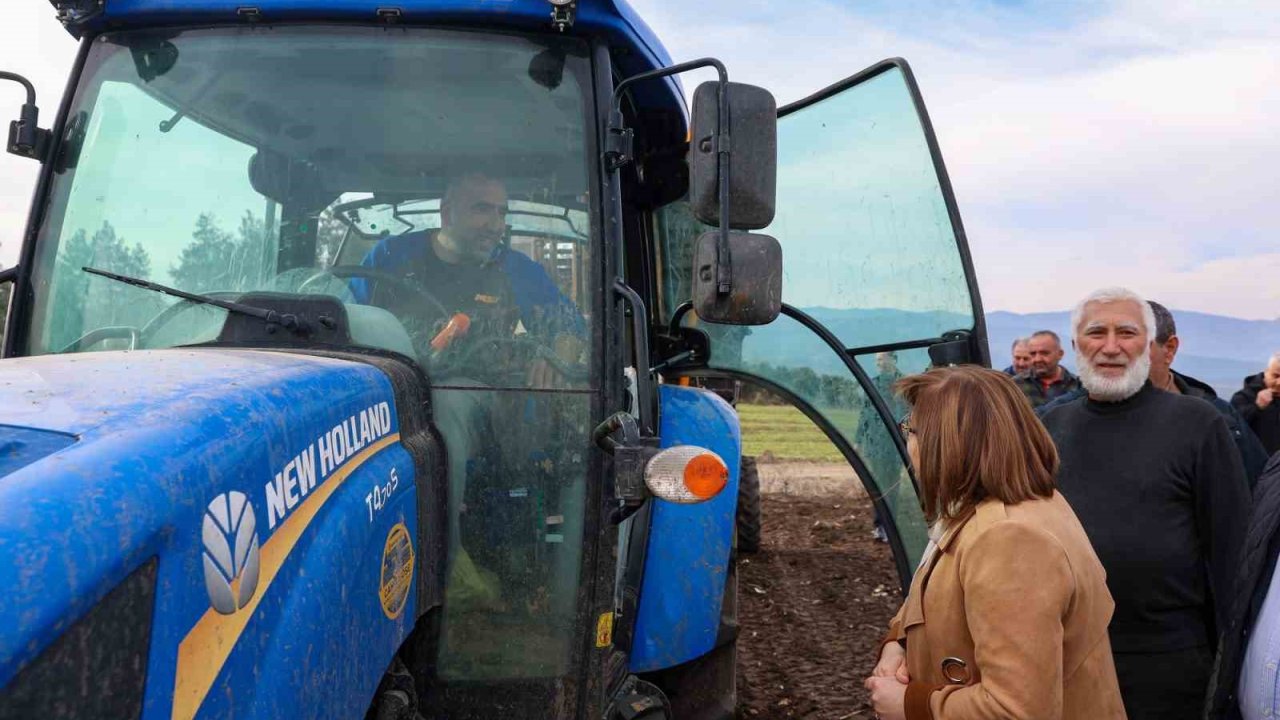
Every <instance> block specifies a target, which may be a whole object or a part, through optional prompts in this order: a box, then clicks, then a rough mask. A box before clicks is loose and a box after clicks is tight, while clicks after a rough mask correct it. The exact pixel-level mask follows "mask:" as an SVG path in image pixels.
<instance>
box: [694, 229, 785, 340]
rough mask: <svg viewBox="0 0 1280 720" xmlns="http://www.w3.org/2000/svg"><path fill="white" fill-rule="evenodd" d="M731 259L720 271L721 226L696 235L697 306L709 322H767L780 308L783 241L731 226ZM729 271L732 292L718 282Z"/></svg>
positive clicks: (729, 254)
mask: <svg viewBox="0 0 1280 720" xmlns="http://www.w3.org/2000/svg"><path fill="white" fill-rule="evenodd" d="M728 235H729V241H728V246H727V248H728V258H727V260H728V262H727V263H724V264H723V265H722V266H721V271H720V273H717V269H716V265H717V263H718V262H720V259H721V253H722V252H723V251H724V249H725V247H724V246H721V245H720V243H721V241H722V240H723V237H722V235H721V231H719V230H711V231H708V232H705V233H703V234H702V235H699V236H698V243H697V245H696V246H695V248H694V251H693V309H694V310H695V311H696V312H697V313H698V317H699V318H701V319H703V320H706V321H708V322H715V323H723V324H725V325H768V324H769V323H771V322H773V321H774V319H776V318H777V317H778V314H779V313H780V312H782V246H781V245H779V244H778V241H777V240H775V239H774V238H772V237H770V236H768V235H759V234H755V233H747V232H741V231H737V230H730V231H729V232H728ZM726 269H727V270H728V273H729V275H728V276H729V278H731V279H732V283H731V285H730V287H729V291H728V292H723V288H722V287H721V286H720V283H719V281H718V277H717V276H718V275H719V276H720V277H721V278H723V271H724V270H726Z"/></svg>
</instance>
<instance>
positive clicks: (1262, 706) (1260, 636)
mask: <svg viewBox="0 0 1280 720" xmlns="http://www.w3.org/2000/svg"><path fill="white" fill-rule="evenodd" d="M1277 555H1280V453H1276V454H1275V455H1273V456H1271V461H1270V462H1268V463H1267V467H1266V470H1264V471H1263V473H1262V477H1261V478H1259V480H1258V485H1257V487H1256V488H1255V489H1254V491H1253V511H1252V512H1251V513H1250V515H1249V525H1248V529H1247V530H1246V531H1245V540H1244V546H1243V548H1242V550H1241V553H1240V568H1239V573H1238V574H1237V576H1236V581H1235V585H1234V586H1233V590H1232V593H1231V603H1230V607H1229V610H1228V611H1227V612H1228V615H1227V630H1226V632H1224V633H1223V637H1222V644H1221V646H1220V647H1219V648H1218V658H1217V662H1216V663H1215V666H1214V673H1213V680H1212V682H1210V684H1209V703H1208V712H1207V713H1206V717H1208V718H1209V720H1241V719H1242V718H1253V717H1265V716H1268V715H1271V716H1274V714H1275V712H1274V711H1275V710H1276V709H1277V708H1274V707H1271V706H1269V705H1267V704H1266V703H1265V695H1266V694H1265V691H1264V693H1263V696H1264V699H1263V701H1262V702H1261V703H1259V702H1258V699H1259V698H1258V697H1257V696H1256V694H1255V693H1254V692H1251V689H1253V688H1260V687H1263V686H1266V685H1268V677H1269V684H1270V687H1271V688H1274V687H1275V682H1276V666H1275V664H1274V663H1269V662H1267V661H1266V660H1265V659H1264V660H1263V662H1261V663H1257V662H1248V660H1247V658H1249V657H1252V658H1254V659H1255V660H1256V659H1259V658H1260V657H1262V656H1265V655H1266V654H1267V653H1268V652H1269V651H1272V652H1273V651H1274V649H1269V648H1266V647H1259V646H1255V644H1257V643H1263V644H1266V643H1269V642H1270V638H1269V637H1266V635H1269V634H1270V633H1263V632H1259V631H1258V629H1259V628H1258V627H1255V626H1258V625H1260V624H1261V623H1268V624H1271V623H1274V622H1276V621H1277V618H1276V617H1274V616H1272V615H1271V614H1269V615H1268V616H1267V617H1259V615H1260V614H1261V613H1262V610H1263V607H1264V605H1271V606H1272V607H1274V605H1275V604H1276V602H1277V601H1280V597H1271V596H1272V595H1277V592H1276V591H1274V590H1272V584H1273V582H1274V581H1275V579H1276V578H1275V570H1276V557H1277ZM1273 659H1274V658H1273ZM1247 662H1248V666H1247V667H1246V663H1247ZM1242 677H1244V680H1245V681H1244V683H1243V684H1241V678H1242ZM1242 690H1243V694H1241V691H1242ZM1272 695H1274V693H1272ZM1268 711H1271V712H1270V713H1269V712H1268Z"/></svg>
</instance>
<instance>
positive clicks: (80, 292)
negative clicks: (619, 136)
mask: <svg viewBox="0 0 1280 720" xmlns="http://www.w3.org/2000/svg"><path fill="white" fill-rule="evenodd" d="M588 64H589V63H588V61H587V58H586V55H585V49H584V48H582V47H579V46H577V45H574V44H572V43H565V44H547V43H543V42H534V41H532V40H530V39H525V38H521V37H516V36H501V35H492V34H483V35H482V34H474V33H461V32H442V31H428V30H422V29H410V28H405V29H384V28H341V29H338V28H311V29H307V28H290V29H282V28H274V29H271V28H260V29H236V30H230V29H223V30H199V31H185V32H181V33H178V34H175V33H165V34H152V33H146V34H138V33H121V34H117V35H108V36H105V37H103V38H102V39H100V40H99V41H98V42H96V43H95V44H94V46H93V49H92V50H91V51H90V54H89V57H88V60H87V63H86V66H85V69H84V73H83V76H82V80H81V83H80V88H79V90H78V92H77V95H76V99H75V103H74V104H73V106H72V108H71V113H70V115H69V121H68V127H67V129H66V132H65V133H64V142H63V144H62V146H61V150H60V153H59V157H58V158H57V160H56V162H57V165H58V172H57V173H56V176H55V184H54V187H53V191H52V194H51V196H50V206H49V210H50V212H49V214H48V216H47V221H46V222H45V223H44V224H43V227H42V228H41V235H40V240H39V245H38V247H39V250H38V255H37V258H36V263H35V272H34V280H35V284H36V293H35V297H36V303H35V306H34V310H33V313H32V315H31V318H30V326H29V327H28V328H26V332H25V333H24V337H25V338H26V343H25V344H26V347H25V351H26V354H43V353H54V352H75V351H93V350H105V349H121V348H129V349H134V348H143V349H146V348H163V347H173V346H179V345H195V344H202V343H210V342H216V341H219V340H220V333H221V331H222V330H223V324H224V320H225V319H226V311H224V310H220V309H218V308H214V307H210V306H207V305H197V304H193V303H190V302H188V301H182V300H177V299H176V298H173V297H169V296H165V295H161V294H156V293H154V292H150V291H147V290H145V289H141V288H137V287H130V286H128V285H122V284H119V283H117V282H113V281H112V280H110V279H107V278H104V277H99V276H94V275H91V274H89V273H86V272H85V271H84V270H83V268H84V267H93V268H97V269H101V270H107V271H110V272H114V273H118V274H120V275H126V276H131V277H136V278H140V279H146V280H151V281H153V282H156V283H160V284H163V285H169V286H172V287H174V288H176V289H178V290H184V291H186V292H190V293H201V294H207V295H212V296H214V297H217V298H221V299H226V300H239V301H242V302H245V303H249V304H252V302H253V297H254V294H255V293H256V294H262V293H283V294H295V295H327V296H331V297H334V298H336V299H337V300H339V301H340V302H342V303H343V304H344V305H345V309H346V315H347V318H348V322H349V325H350V334H351V338H352V342H353V343H354V344H357V345H368V346H374V347H381V348H383V349H388V350H394V351H397V352H401V353H403V354H406V355H410V356H413V357H417V358H418V359H420V360H421V361H423V363H424V364H425V365H428V366H434V368H435V369H437V370H438V371H440V372H444V373H445V374H468V373H469V374H472V375H474V372H475V369H474V367H472V366H474V365H475V364H476V362H475V360H476V359H477V358H478V357H487V358H490V359H492V358H501V359H503V360H504V362H503V363H497V364H499V365H502V366H503V367H501V368H492V367H489V368H488V369H491V370H492V371H493V372H492V373H490V374H491V375H493V376H492V377H485V378H480V379H481V380H483V381H486V382H489V383H490V384H502V385H507V384H512V383H514V382H515V381H516V379H518V378H519V377H520V375H521V374H522V372H523V371H524V370H525V367H524V366H526V365H528V364H529V362H530V361H529V358H530V357H532V356H534V355H539V354H540V355H541V356H543V357H544V358H546V359H547V361H548V362H551V363H553V364H556V365H557V367H558V369H559V371H560V372H561V375H564V376H566V377H574V378H577V379H578V380H582V379H583V376H582V373H580V372H577V370H578V368H580V367H582V366H583V363H584V362H585V360H586V359H587V358H584V357H582V353H584V352H585V348H586V343H583V342H580V340H581V338H582V337H583V336H584V335H585V332H586V328H587V322H588V320H589V314H590V303H589V302H588V298H587V297H586V296H585V293H586V288H587V284H586V283H585V282H584V279H583V270H584V268H587V267H590V265H589V263H588V262H587V258H588V256H589V254H590V245H591V241H592V239H591V237H590V227H591V225H590V223H589V222H588V221H587V207H586V201H587V192H586V187H587V179H586V177H587V167H588V163H587V158H588V154H587V137H586V136H587V130H586V129H587V127H588V124H587V123H588V117H589V116H588V114H587V110H586V104H585V100H584V97H585V96H584V93H583V91H582V88H583V87H584V86H589V85H586V83H587V75H588V73H589V69H588ZM451 198H452V199H454V200H455V202H454V203H453V204H452V205H453V207H452V208H451V207H450V203H449V202H448V201H449V200H450V199H451ZM451 209H452V210H453V212H452V213H450V210H451ZM450 220H452V222H450ZM477 298H479V299H477ZM458 314H462V315H465V316H466V317H465V318H458V317H457V316H458ZM451 321H454V322H453V326H452V329H450V330H449V332H448V334H447V335H446V336H443V337H442V336H441V332H445V331H446V329H447V328H450V322H451ZM460 325H461V326H465V327H466V330H467V332H466V333H462V332H461V331H459V330H457V328H458V327H459V326H460ZM463 334H467V335H469V336H470V338H471V340H472V342H470V343H467V345H468V347H466V348H462V347H461V345H462V343H457V344H456V346H455V343H453V342H451V341H453V340H457V339H458V338H460V337H461V336H462V335H463ZM480 336H484V337H483V342H481V341H480V339H481V338H480ZM513 336H515V337H520V338H524V339H522V340H520V341H512V340H511V338H512V337H513ZM446 341H450V342H446ZM444 350H448V352H444ZM494 364H495V363H492V362H490V363H486V365H487V366H493V365H494ZM495 373H496V374H495ZM502 373H505V375H504V374H502ZM437 374H438V373H437Z"/></svg>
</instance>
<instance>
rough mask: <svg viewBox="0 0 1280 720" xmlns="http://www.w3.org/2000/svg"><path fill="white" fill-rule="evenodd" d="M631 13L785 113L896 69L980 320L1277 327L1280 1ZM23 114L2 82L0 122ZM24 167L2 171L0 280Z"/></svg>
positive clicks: (835, 5) (15, 56)
mask: <svg viewBox="0 0 1280 720" xmlns="http://www.w3.org/2000/svg"><path fill="white" fill-rule="evenodd" d="M588 1H590V0H588ZM631 2H632V4H633V6H635V7H636V9H637V10H639V11H640V12H641V14H642V15H643V16H644V17H645V18H646V20H647V21H648V22H649V23H650V25H652V26H653V28H654V29H655V30H656V31H657V32H658V34H659V35H660V36H661V37H662V38H663V39H664V41H665V42H666V44H667V47H668V49H669V50H670V51H671V53H672V55H673V57H674V58H675V59H676V60H684V59H690V58H694V57H700V56H704V55H714V56H717V57H720V58H721V59H723V60H724V61H725V62H726V63H727V65H728V67H729V70H730V73H731V76H732V77H733V79H735V80H740V81H743V82H750V83H753V84H757V85H763V86H765V87H767V88H769V89H770V90H772V91H773V92H774V94H775V95H776V96H777V97H778V99H779V101H780V103H786V102H789V101H791V100H796V99H799V98H801V97H803V96H805V95H808V94H810V93H811V92H813V91H815V90H817V89H819V88H821V87H823V86H825V85H827V84H830V83H833V82H836V81H838V80H840V79H842V78H844V77H846V76H848V75H851V74H853V73H854V72H856V71H858V70H860V69H862V68H863V67H866V66H868V65H870V64H872V63H874V62H876V61H877V60H880V59H882V58H885V57H889V56H902V57H905V58H906V59H907V60H908V61H909V62H910V63H911V65H912V67H913V69H914V70H915V73H916V77H917V79H918V80H919V83H920V86H921V89H922V91H923V93H924V96H925V100H926V102H927V103H928V106H929V109H930V114H931V116H932V119H933V123H934V127H935V129H936V131H937V134H938V139H939V143H940V145H941V147H942V151H943V155H944V157H945V159H946V163H947V166H948V170H949V171H950V173H951V178H952V182H953V184H954V186H955V190H956V194H957V197H958V200H959V205H960V211H961V214H962V216H963V218H964V222H965V227H966V230H967V231H968V235H969V240H970V245H971V248H972V251H973V255H974V260H975V264H976V266H977V269H978V275H979V282H980V284H981V287H982V292H983V296H984V302H985V305H986V307H987V308H988V309H1002V310H1013V311H1017V312H1031V311H1044V310H1058V309H1063V308H1065V307H1068V306H1069V305H1070V304H1071V303H1072V302H1073V301H1074V299H1075V298H1077V297H1079V296H1080V295H1082V294H1083V293H1085V292H1087V291H1088V290H1090V289H1093V288H1096V287H1099V286H1102V285H1112V284H1124V285H1128V286H1130V287H1132V288H1134V289H1135V290H1137V291H1139V292H1140V293H1143V294H1145V295H1147V296H1149V297H1154V298H1158V299H1160V300H1161V301H1163V302H1164V303H1165V304H1167V305H1170V306H1172V307H1174V308H1179V309H1186V310H1200V311H1204V312H1214V313H1221V314H1228V315H1234V316H1237V317H1243V318H1253V319H1272V318H1278V317H1280V210H1278V205H1280V203H1278V202H1277V201H1278V200H1280V191H1278V190H1277V182H1276V177H1277V172H1276V168H1277V167H1280V132H1277V130H1276V127H1277V124H1278V122H1280V43H1277V42H1276V40H1275V39H1276V38H1277V37H1280V3H1274V2H1269V1H1268V0H1255V2H1232V1H1231V0H1216V1H1215V2H1213V3H1207V2H1187V1H1185V0H1164V1H1163V2H1148V3H1141V2H1124V1H1120V2H1074V3H1065V2H1054V3H1032V2H1017V1H1003V2H1002V1H999V0H990V1H985V2H984V1H983V0H968V1H965V0H961V1H958V2H946V3H942V2H936V3H926V2H914V1H912V0H865V1H858V2H853V1H851V0H844V1H834V0H832V1H826V0H699V1H698V2H687V1H686V0H631ZM6 5H7V7H6V15H5V22H4V23H3V24H0V68H4V69H8V70H14V71H17V72H21V73H24V74H26V75H27V76H28V77H30V78H32V80H34V81H35V83H36V85H37V90H38V92H39V93H40V104H41V106H42V108H43V109H44V113H45V115H44V119H45V121H46V123H47V122H49V121H51V120H52V115H53V111H54V108H55V107H56V102H57V99H58V97H59V96H60V95H61V93H62V88H63V82H64V79H65V75H66V72H67V70H68V68H69V66H70V64H71V60H72V57H73V54H74V51H75V43H74V42H73V41H72V40H71V39H70V38H69V37H68V36H67V35H66V34H65V33H64V32H63V31H62V29H61V28H60V27H59V26H58V24H57V23H56V22H55V21H54V19H53V12H52V10H51V8H50V7H49V5H48V4H47V3H45V2H41V1H39V0H11V1H10V2H8V3H6ZM713 18H715V19H717V20H723V22H718V23H716V24H713V23H712V19H713ZM20 102H21V95H20V92H19V90H18V89H17V87H16V86H12V87H10V86H8V85H0V119H5V120H6V122H7V119H8V117H9V116H15V115H16V112H17V109H18V105H19V104H20ZM6 108H7V109H6ZM35 168H36V166H35V164H34V163H31V162H29V161H23V160H20V159H17V158H13V157H12V156H7V155H5V156H0V264H4V265H10V264H12V263H13V261H14V260H15V258H16V255H17V244H18V241H19V238H20V235H21V232H22V227H23V217H24V216H25V214H26V210H27V204H28V202H29V200H30V194H31V188H32V184H33V179H34V176H35Z"/></svg>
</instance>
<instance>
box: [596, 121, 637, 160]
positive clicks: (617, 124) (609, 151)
mask: <svg viewBox="0 0 1280 720" xmlns="http://www.w3.org/2000/svg"><path fill="white" fill-rule="evenodd" d="M635 137H636V133H635V131H634V130H632V129H631V128H629V127H627V126H626V123H625V121H624V120H623V119H622V111H621V110H613V111H610V113H609V127H608V132H607V133H606V134H605V139H604V163H605V167H606V168H608V170H609V172H613V171H615V170H618V169H620V168H623V167H626V166H627V165H629V164H631V161H632V160H635Z"/></svg>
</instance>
